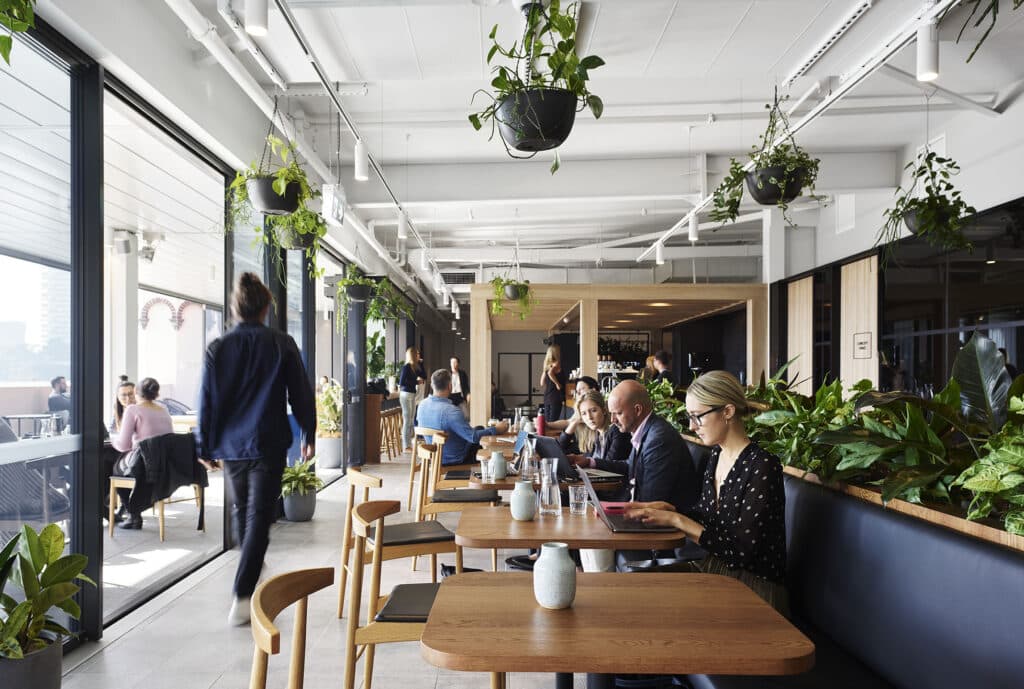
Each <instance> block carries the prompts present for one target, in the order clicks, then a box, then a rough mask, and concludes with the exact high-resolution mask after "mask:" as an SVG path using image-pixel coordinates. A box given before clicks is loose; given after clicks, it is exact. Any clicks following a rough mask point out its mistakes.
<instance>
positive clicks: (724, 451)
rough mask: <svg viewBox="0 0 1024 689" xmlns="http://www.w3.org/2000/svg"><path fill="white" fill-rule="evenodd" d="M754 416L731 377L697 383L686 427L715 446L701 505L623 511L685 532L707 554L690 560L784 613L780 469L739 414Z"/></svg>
mask: <svg viewBox="0 0 1024 689" xmlns="http://www.w3.org/2000/svg"><path fill="white" fill-rule="evenodd" d="M751 411H755V410H754V409H753V408H752V405H751V403H750V402H749V401H748V400H747V399H746V395H744V393H743V387H742V386H741V385H740V383H739V381H738V380H737V379H736V377H735V376H733V375H732V374H731V373H728V372H726V371H708V372H707V373H705V374H703V375H702V376H700V377H699V378H697V379H695V380H694V381H693V382H692V383H691V384H690V387H689V388H688V389H687V392H686V414H687V417H688V419H689V427H690V430H691V431H693V432H695V433H696V434H697V435H698V436H699V437H700V439H701V441H703V443H704V444H705V445H707V446H709V447H713V448H714V449H713V450H712V451H711V457H710V459H709V461H708V465H707V470H706V472H705V474H704V481H703V487H702V491H701V496H700V500H699V502H698V503H697V505H696V506H695V507H694V508H693V509H690V510H685V509H679V506H678V505H676V504H674V503H671V502H670V501H658V502H645V501H642V500H638V501H637V502H635V503H633V504H631V505H627V512H626V514H627V516H628V517H631V518H633V519H639V520H641V521H644V522H648V523H652V524H661V525H667V526H674V527H675V528H677V529H679V530H680V531H682V532H684V533H685V534H686V537H687V538H690V539H692V540H694V541H695V542H696V543H697V544H698V545H700V547H701V548H703V549H704V550H706V551H707V552H708V555H707V556H706V557H705V558H704V559H703V560H700V561H698V562H696V563H695V565H696V567H697V568H698V569H700V571H702V572H705V573H707V574H724V575H727V576H731V577H734V578H736V579H739V580H740V581H742V582H743V583H744V584H746V585H747V586H749V587H750V588H751V589H753V591H754V592H755V593H757V594H758V595H759V596H761V597H762V598H763V599H764V600H765V601H766V602H767V603H768V604H770V605H771V606H772V607H774V608H775V609H776V610H778V611H779V612H780V613H782V614H783V615H786V616H788V612H789V608H788V600H787V596H786V589H785V586H784V577H785V573H786V524H785V514H786V494H785V490H784V488H783V481H782V464H781V463H780V462H779V459H778V457H776V456H775V455H773V454H771V453H769V452H767V451H765V450H764V449H762V448H761V447H760V446H758V444H757V443H755V442H752V441H751V440H750V438H749V437H748V436H747V433H746V430H745V429H744V426H743V417H744V416H745V415H746V414H748V413H750V412H751Z"/></svg>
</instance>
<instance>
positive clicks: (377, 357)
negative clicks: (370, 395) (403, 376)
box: [366, 332, 387, 380]
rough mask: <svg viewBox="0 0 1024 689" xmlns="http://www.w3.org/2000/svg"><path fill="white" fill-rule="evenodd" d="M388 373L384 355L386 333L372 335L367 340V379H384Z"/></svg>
mask: <svg viewBox="0 0 1024 689" xmlns="http://www.w3.org/2000/svg"><path fill="white" fill-rule="evenodd" d="M386 371H387V363H386V361H385V354H384V333H382V332H376V333H371V334H370V335H368V336H367V338H366V377H367V378H369V379H370V380H375V379H377V378H383V377H384V376H385V374H386Z"/></svg>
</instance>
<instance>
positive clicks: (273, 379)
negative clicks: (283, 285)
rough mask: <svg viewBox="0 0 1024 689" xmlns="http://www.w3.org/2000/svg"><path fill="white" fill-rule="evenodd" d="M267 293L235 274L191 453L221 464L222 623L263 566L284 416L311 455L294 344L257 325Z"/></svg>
mask: <svg viewBox="0 0 1024 689" xmlns="http://www.w3.org/2000/svg"><path fill="white" fill-rule="evenodd" d="M270 301H271V296H270V290H268V289H267V287H266V285H264V284H263V283H262V282H261V281H260V279H259V278H258V277H257V276H256V275H254V274H253V273H243V274H242V276H241V277H240V278H239V280H238V285H237V286H236V287H235V291H234V294H233V296H232V309H233V310H234V313H235V317H236V318H237V319H239V321H240V322H239V323H238V325H236V326H235V327H234V329H232V330H231V331H230V332H229V333H228V334H226V335H225V336H224V337H221V338H219V339H217V340H214V341H213V342H212V343H211V344H210V346H209V348H208V349H207V350H206V362H205V365H204V368H203V383H202V388H201V391H200V396H199V456H200V457H201V458H202V460H203V461H204V463H207V462H208V461H209V460H217V461H223V466H224V473H225V474H226V476H227V483H228V487H229V489H230V491H231V499H232V503H233V510H232V513H233V515H234V518H235V529H236V535H237V539H238V543H239V544H240V545H241V548H242V555H241V558H240V559H239V561H238V570H237V572H236V573H235V584H234V601H233V602H232V605H231V612H230V613H229V614H228V622H229V623H230V624H232V625H243V624H247V623H248V622H249V599H250V598H251V597H252V594H253V591H254V590H255V589H256V581H257V579H258V578H259V575H260V570H261V569H263V557H264V555H266V552H267V546H268V545H269V543H270V537H269V536H270V525H271V523H273V521H274V518H275V516H276V511H277V498H278V496H279V495H280V494H281V475H282V474H283V473H284V467H285V463H286V461H287V452H288V448H289V447H290V446H291V444H292V432H291V427H290V425H289V423H288V409H287V405H288V404H290V405H291V408H292V414H293V415H294V416H295V420H296V421H297V422H298V425H299V428H300V429H301V430H302V436H303V437H302V458H303V459H309V458H311V457H312V456H313V443H314V434H315V432H316V408H315V404H314V401H313V388H312V386H311V385H310V383H309V381H308V379H307V378H306V372H305V369H304V368H303V365H302V359H301V357H300V356H299V349H298V347H296V345H295V341H294V340H293V339H292V338H291V337H289V336H288V335H286V334H285V333H281V332H278V331H276V330H271V329H270V328H268V327H266V326H265V325H264V324H263V323H264V322H265V321H266V318H267V313H268V312H269V310H270Z"/></svg>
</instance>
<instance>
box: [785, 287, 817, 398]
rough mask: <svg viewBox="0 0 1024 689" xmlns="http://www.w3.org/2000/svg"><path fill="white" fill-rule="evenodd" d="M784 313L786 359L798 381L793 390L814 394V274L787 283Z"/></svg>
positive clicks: (794, 378)
mask: <svg viewBox="0 0 1024 689" xmlns="http://www.w3.org/2000/svg"><path fill="white" fill-rule="evenodd" d="M787 303H788V305H789V309H788V313H787V317H786V331H787V332H786V361H791V360H792V359H794V358H795V359H796V361H793V363H792V364H790V365H789V369H788V371H787V372H788V373H789V379H790V380H795V381H797V382H798V384H797V385H795V386H793V388H792V389H793V390H795V391H797V392H799V393H802V394H804V395H813V394H814V278H813V277H806V278H804V279H802V280H796V281H795V282H791V283H789V298H788V302H787Z"/></svg>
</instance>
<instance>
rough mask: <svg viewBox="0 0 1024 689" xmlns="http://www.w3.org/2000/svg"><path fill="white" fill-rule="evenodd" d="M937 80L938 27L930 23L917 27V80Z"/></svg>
mask: <svg viewBox="0 0 1024 689" xmlns="http://www.w3.org/2000/svg"><path fill="white" fill-rule="evenodd" d="M938 78H939V27H938V25H937V24H936V23H935V22H934V21H932V22H928V23H927V24H922V25H921V26H919V27H917V80H918V81H935V80H936V79H938Z"/></svg>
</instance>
